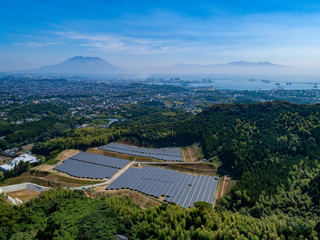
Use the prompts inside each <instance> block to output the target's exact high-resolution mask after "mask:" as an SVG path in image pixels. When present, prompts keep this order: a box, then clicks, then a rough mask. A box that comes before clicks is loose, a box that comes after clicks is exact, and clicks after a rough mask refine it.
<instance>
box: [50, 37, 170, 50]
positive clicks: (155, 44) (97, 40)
mask: <svg viewBox="0 0 320 240" xmlns="http://www.w3.org/2000/svg"><path fill="white" fill-rule="evenodd" d="M56 34H57V35H59V36H60V37H64V38H66V39H71V40H76V42H75V43H76V44H77V45H78V46H84V47H90V48H94V49H97V50H100V51H106V52H124V53H129V54H161V53H167V52H172V51H174V48H173V46H170V45H171V44H170V42H169V41H160V40H152V39H144V38H134V37H124V36H118V35H115V34H81V33H76V32H56Z"/></svg>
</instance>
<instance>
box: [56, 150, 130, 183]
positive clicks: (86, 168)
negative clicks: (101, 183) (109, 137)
mask: <svg viewBox="0 0 320 240" xmlns="http://www.w3.org/2000/svg"><path fill="white" fill-rule="evenodd" d="M129 162H130V161H128V160H124V159H119V158H113V157H107V156H101V155H97V154H92V153H86V152H80V153H78V154H76V155H74V156H72V157H70V158H68V159H66V160H64V162H63V163H62V164H61V165H58V166H57V167H55V168H54V169H55V170H58V171H60V172H64V173H67V174H69V175H70V176H73V177H78V178H91V179H103V178H111V177H112V176H113V175H114V174H115V173H116V172H118V171H119V170H120V169H121V168H123V167H124V166H125V165H127V164H128V163H129Z"/></svg>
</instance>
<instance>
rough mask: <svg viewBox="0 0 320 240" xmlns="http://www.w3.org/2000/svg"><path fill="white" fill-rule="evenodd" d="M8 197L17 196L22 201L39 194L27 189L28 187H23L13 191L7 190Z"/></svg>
mask: <svg viewBox="0 0 320 240" xmlns="http://www.w3.org/2000/svg"><path fill="white" fill-rule="evenodd" d="M7 194H8V195H9V196H10V197H13V198H19V199H20V200H22V201H27V200H29V199H31V198H35V197H38V196H39V193H38V192H35V191H32V190H29V189H23V190H18V191H14V192H8V193H7Z"/></svg>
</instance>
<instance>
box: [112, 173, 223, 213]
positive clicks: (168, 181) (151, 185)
mask: <svg viewBox="0 0 320 240" xmlns="http://www.w3.org/2000/svg"><path fill="white" fill-rule="evenodd" d="M217 185H218V178H217V177H210V176H199V175H191V174H185V173H180V172H176V171H172V170H167V169H161V168H156V167H142V168H141V169H139V168H130V169H128V170H127V171H126V172H124V173H123V174H122V175H121V176H120V177H119V178H117V179H116V180H115V181H114V182H112V183H111V184H110V185H109V186H108V187H107V188H106V189H107V190H115V189H126V188H127V189H131V190H135V191H139V192H142V193H145V194H147V195H150V196H153V197H157V198H159V197H160V196H164V197H165V198H164V201H167V202H175V203H176V204H178V205H180V206H182V207H184V208H188V207H189V206H193V204H194V203H195V202H197V201H205V202H208V203H212V202H213V199H214V195H215V192H216V189H217Z"/></svg>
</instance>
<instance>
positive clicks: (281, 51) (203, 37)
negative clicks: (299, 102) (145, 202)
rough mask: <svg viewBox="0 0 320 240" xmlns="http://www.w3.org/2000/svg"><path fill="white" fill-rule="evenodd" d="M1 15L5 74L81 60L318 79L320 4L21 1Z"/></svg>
mask: <svg viewBox="0 0 320 240" xmlns="http://www.w3.org/2000/svg"><path fill="white" fill-rule="evenodd" d="M17 6H18V7H17ZM1 9H2V11H1V12H2V13H1V15H0V20H1V22H2V23H4V24H1V26H0V52H1V54H0V71H12V70H27V69H34V68H39V67H42V66H44V65H51V64H57V63H60V62H62V61H64V60H66V59H68V58H71V57H73V56H93V57H101V58H103V59H104V60H106V61H108V62H110V63H112V64H114V65H116V66H118V67H121V68H128V69H138V70H139V69H146V68H148V67H164V66H170V65H175V64H179V63H184V64H200V65H213V64H220V63H222V64H226V63H229V62H234V61H247V62H271V63H273V64H278V65H283V66H288V67H292V68H293V67H294V68H295V69H296V70H295V71H299V72H300V70H301V69H308V70H307V71H305V70H301V72H308V73H310V72H313V71H314V72H317V68H318V63H319V61H320V59H319V58H320V54H319V53H320V50H319V47H318V46H319V42H320V36H319V31H318V26H319V22H320V17H319V14H318V13H319V10H320V5H319V3H318V2H317V1H305V2H301V1H290V2H289V1H288V2H287V1H200V2H199V1H188V3H186V2H184V1H158V2H157V3H155V2H153V1H97V0H95V1H90V2H88V1H60V0H59V1H52V2H48V1H46V2H42V1H19V0H13V1H2V3H1ZM297 69H298V70H297ZM299 69H300V70H299Z"/></svg>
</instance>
